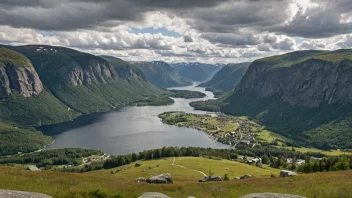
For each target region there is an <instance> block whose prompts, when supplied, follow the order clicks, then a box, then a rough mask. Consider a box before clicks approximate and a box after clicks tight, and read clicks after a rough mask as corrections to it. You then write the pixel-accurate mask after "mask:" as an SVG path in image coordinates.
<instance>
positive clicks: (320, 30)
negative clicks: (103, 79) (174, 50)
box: [0, 0, 352, 45]
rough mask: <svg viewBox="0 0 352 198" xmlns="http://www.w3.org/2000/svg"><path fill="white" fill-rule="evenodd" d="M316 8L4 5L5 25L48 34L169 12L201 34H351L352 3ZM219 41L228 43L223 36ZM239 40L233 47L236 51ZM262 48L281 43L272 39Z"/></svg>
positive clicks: (106, 1) (81, 0) (226, 1)
mask: <svg viewBox="0 0 352 198" xmlns="http://www.w3.org/2000/svg"><path fill="white" fill-rule="evenodd" d="M313 3H317V5H318V6H312V7H308V8H307V9H306V8H303V7H301V9H300V11H298V12H297V13H296V15H294V16H293V15H292V14H293V13H292V7H293V6H297V7H299V6H298V4H296V2H295V1H294V0H267V1H258V0H217V1H214V0H167V1H166V0H60V1H57V0H26V1H24V0H2V1H0V25H9V26H12V27H26V28H33V29H38V30H46V31H49V30H57V31H61V30H77V29H98V28H106V27H111V26H116V25H118V24H122V23H126V22H130V21H143V20H144V19H145V17H144V15H145V13H147V12H151V11H165V12H166V13H168V14H170V15H177V16H179V17H181V18H185V19H187V20H188V24H189V25H191V27H193V28H195V29H197V30H198V31H200V32H202V33H212V34H216V33H230V34H233V33H235V34H245V33H247V32H252V33H262V32H272V33H279V34H285V35H290V36H300V37H309V38H319V37H330V36H334V35H338V34H345V33H350V32H352V22H351V20H347V19H346V21H345V22H343V17H346V16H345V15H348V16H351V14H352V13H351V10H352V3H351V0H338V1H333V0H319V1H318V0H313ZM292 16H293V18H292ZM341 21H342V22H341ZM208 37H209V36H208ZM212 38H213V37H210V38H209V39H212ZM219 38H220V41H221V43H224V41H222V39H221V38H223V36H219ZM270 39H274V40H270ZM217 40H218V39H217ZM234 40H236V39H232V41H230V44H231V43H235V45H237V43H239V41H234ZM246 42H249V43H251V42H253V40H250V39H249V40H248V38H247V39H245V41H243V43H246ZM263 42H264V43H274V42H276V40H275V38H274V37H271V38H269V37H268V38H267V40H266V41H263ZM225 43H227V42H225ZM231 45H232V44H231Z"/></svg>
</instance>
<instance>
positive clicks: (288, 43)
mask: <svg viewBox="0 0 352 198" xmlns="http://www.w3.org/2000/svg"><path fill="white" fill-rule="evenodd" d="M295 44H296V43H295V42H294V41H293V40H291V39H288V38H286V39H285V40H283V41H280V42H278V43H274V44H272V45H271V47H272V48H273V49H277V50H293V49H294V46H295Z"/></svg>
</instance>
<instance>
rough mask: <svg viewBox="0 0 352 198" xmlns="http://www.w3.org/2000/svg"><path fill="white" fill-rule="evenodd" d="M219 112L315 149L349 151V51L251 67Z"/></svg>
mask: <svg viewBox="0 0 352 198" xmlns="http://www.w3.org/2000/svg"><path fill="white" fill-rule="evenodd" d="M225 103H226V105H224V107H223V108H222V109H223V111H224V112H226V113H230V114H233V115H249V116H253V117H256V118H257V119H259V120H260V121H261V122H263V123H264V124H266V125H267V126H268V128H270V129H271V130H273V131H276V132H278V133H281V134H283V135H286V136H288V137H291V138H293V139H295V140H297V141H298V142H299V143H301V144H307V145H313V146H316V147H319V148H327V149H330V148H352V132H351V131H352V110H351V109H352V50H337V51H298V52H292V53H288V54H284V55H279V56H272V57H267V58H263V59H259V60H256V61H254V62H253V63H252V64H251V65H250V66H249V68H248V70H247V72H246V74H245V75H244V77H243V78H242V80H241V82H240V83H239V84H238V86H237V87H236V89H235V91H234V92H233V93H232V94H231V95H230V96H229V97H228V98H226V99H225Z"/></svg>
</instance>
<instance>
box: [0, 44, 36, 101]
mask: <svg viewBox="0 0 352 198" xmlns="http://www.w3.org/2000/svg"><path fill="white" fill-rule="evenodd" d="M5 57H6V58H5ZM10 58H11V59H12V60H15V61H12V60H10ZM0 62H1V64H0V98H5V97H8V96H10V95H12V94H15V93H19V94H21V95H22V96H24V97H30V96H33V95H38V94H39V93H41V92H42V91H43V85H42V82H41V81H40V79H39V76H38V74H37V72H36V71H35V69H34V67H33V66H32V64H31V63H30V61H29V60H28V59H27V58H26V57H24V56H23V55H21V54H19V53H17V52H15V51H12V50H9V49H6V48H1V49H0Z"/></svg>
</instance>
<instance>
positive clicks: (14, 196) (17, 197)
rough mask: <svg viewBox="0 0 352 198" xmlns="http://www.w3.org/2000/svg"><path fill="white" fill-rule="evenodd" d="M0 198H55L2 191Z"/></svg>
mask: <svg viewBox="0 0 352 198" xmlns="http://www.w3.org/2000/svg"><path fill="white" fill-rule="evenodd" d="M0 198H53V197H52V196H49V195H45V194H41V193H34V192H25V191H15V190H0Z"/></svg>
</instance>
